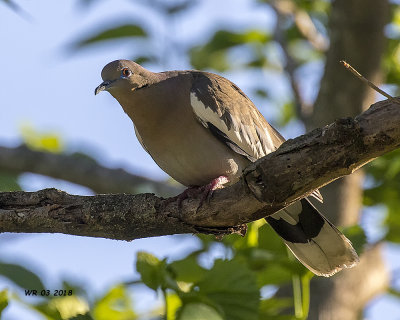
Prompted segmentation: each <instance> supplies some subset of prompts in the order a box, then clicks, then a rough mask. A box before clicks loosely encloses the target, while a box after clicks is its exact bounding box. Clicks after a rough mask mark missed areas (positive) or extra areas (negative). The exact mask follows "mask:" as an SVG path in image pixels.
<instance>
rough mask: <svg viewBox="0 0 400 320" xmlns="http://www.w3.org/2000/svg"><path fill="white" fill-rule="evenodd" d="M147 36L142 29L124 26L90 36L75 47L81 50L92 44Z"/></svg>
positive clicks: (132, 25) (134, 26) (130, 25)
mask: <svg viewBox="0 0 400 320" xmlns="http://www.w3.org/2000/svg"><path fill="white" fill-rule="evenodd" d="M146 36H147V34H146V32H145V31H144V30H143V28H142V27H140V26H138V25H135V24H125V25H122V26H118V27H114V28H111V29H108V30H104V31H102V32H100V33H98V34H96V35H92V36H90V37H89V38H86V39H83V40H80V41H79V42H77V43H75V44H74V45H73V47H74V48H75V49H79V48H82V47H85V46H87V45H90V44H94V43H99V42H102V41H107V40H113V39H121V38H135V37H146Z"/></svg>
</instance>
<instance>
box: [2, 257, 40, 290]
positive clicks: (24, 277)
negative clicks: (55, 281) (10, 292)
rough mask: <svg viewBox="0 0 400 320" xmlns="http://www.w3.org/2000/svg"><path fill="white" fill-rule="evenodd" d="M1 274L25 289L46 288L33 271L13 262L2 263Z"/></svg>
mask: <svg viewBox="0 0 400 320" xmlns="http://www.w3.org/2000/svg"><path fill="white" fill-rule="evenodd" d="M0 275H2V276H3V277H6V278H7V279H9V280H10V281H12V282H13V283H15V284H16V285H17V286H19V287H20V288H22V289H25V290H37V291H39V292H40V291H41V290H44V286H43V283H42V281H41V280H40V278H39V277H38V276H37V275H36V274H34V273H33V272H32V271H29V270H28V269H26V268H24V267H22V266H20V265H17V264H11V263H0Z"/></svg>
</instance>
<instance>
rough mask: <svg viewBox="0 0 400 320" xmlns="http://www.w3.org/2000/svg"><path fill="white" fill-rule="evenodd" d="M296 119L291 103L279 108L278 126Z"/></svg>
mask: <svg viewBox="0 0 400 320" xmlns="http://www.w3.org/2000/svg"><path fill="white" fill-rule="evenodd" d="M295 118H296V112H295V109H294V105H293V102H287V103H285V104H284V105H283V106H282V107H281V113H280V117H279V119H278V123H279V125H280V126H285V125H287V124H288V123H289V122H290V121H291V120H293V119H295Z"/></svg>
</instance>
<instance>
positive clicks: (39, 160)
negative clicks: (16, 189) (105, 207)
mask: <svg viewBox="0 0 400 320" xmlns="http://www.w3.org/2000/svg"><path fill="white" fill-rule="evenodd" d="M0 171H6V172H14V173H16V174H19V173H22V172H32V173H37V174H41V175H45V176H49V177H52V178H56V179H62V180H66V181H70V182H73V183H76V184H79V185H82V186H86V187H88V188H90V189H92V190H93V191H94V192H96V193H123V192H129V193H137V192H138V191H140V190H142V191H143V190H151V191H152V192H155V193H157V194H160V195H163V196H170V195H173V194H177V193H178V192H180V191H182V190H183V189H182V188H179V187H174V186H172V185H168V184H166V183H164V182H159V181H155V180H151V179H149V178H145V177H141V176H138V175H134V174H131V173H129V172H127V171H125V170H124V169H110V168H106V167H103V166H101V165H100V164H99V163H98V162H97V161H96V160H94V159H92V158H90V157H89V156H87V155H85V154H79V153H74V154H71V155H67V154H55V153H50V152H41V151H34V150H31V149H29V148H28V147H27V146H25V145H22V146H19V147H18V148H6V147H0Z"/></svg>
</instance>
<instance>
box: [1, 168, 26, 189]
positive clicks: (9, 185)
mask: <svg viewBox="0 0 400 320" xmlns="http://www.w3.org/2000/svg"><path fill="white" fill-rule="evenodd" d="M20 190H22V189H21V187H20V185H19V183H18V175H17V174H14V173H10V172H6V171H0V192H2V191H20Z"/></svg>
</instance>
